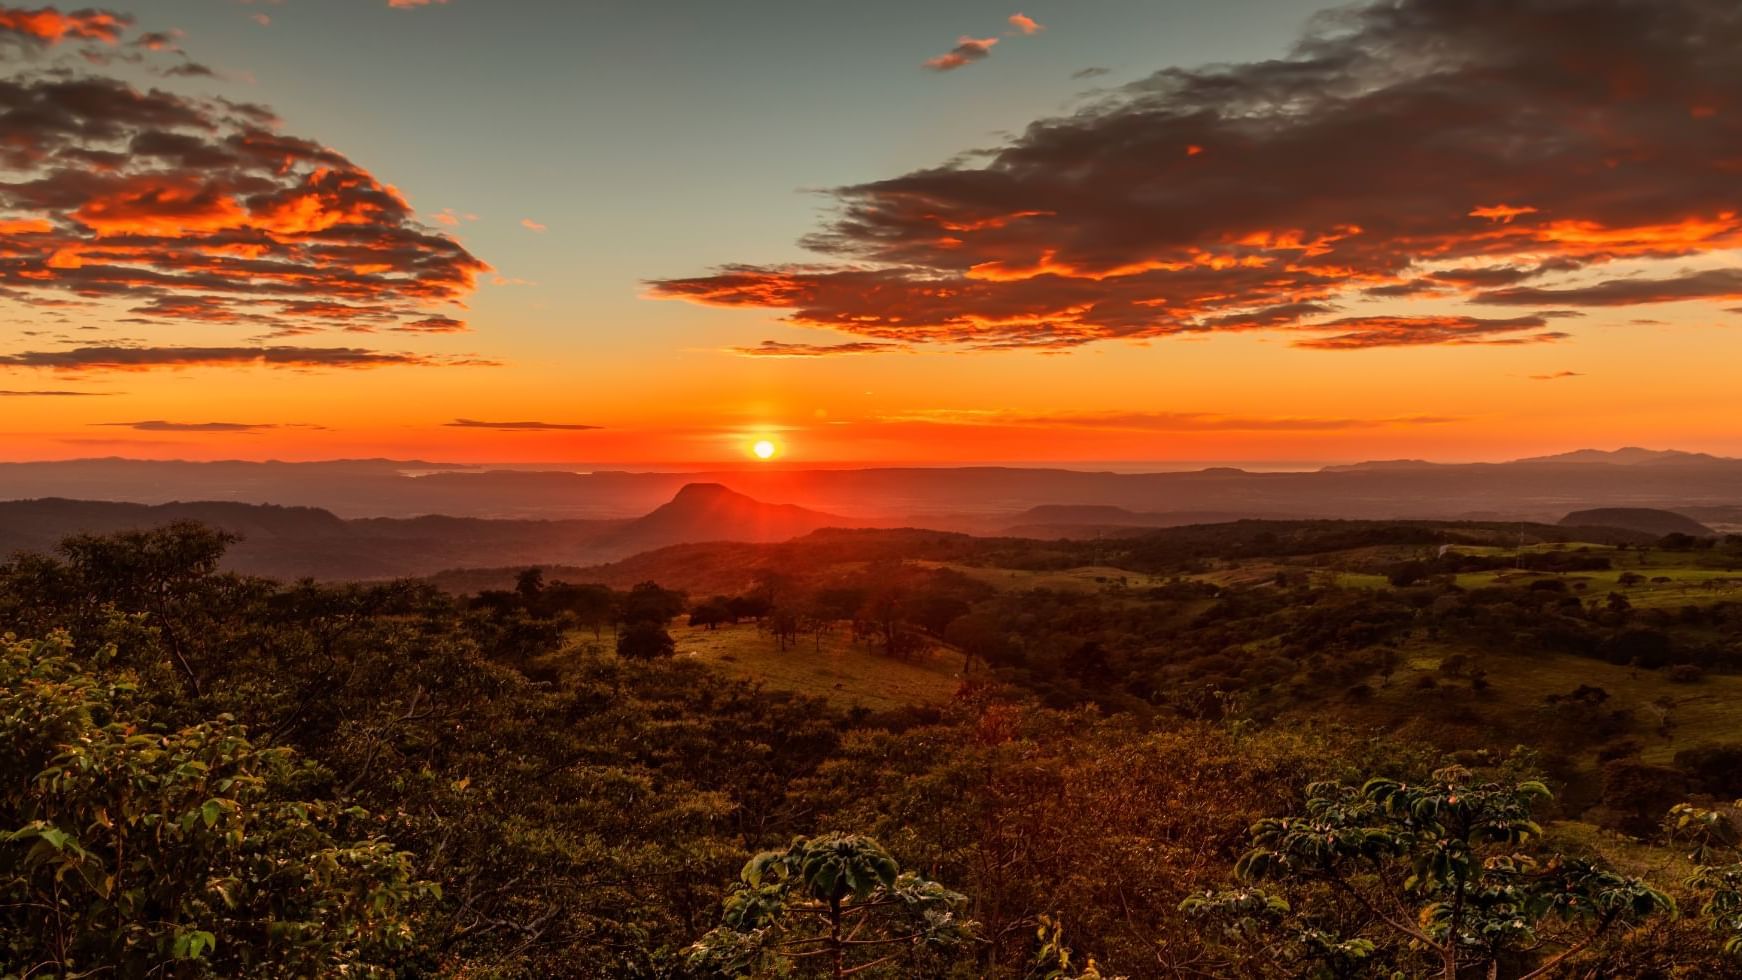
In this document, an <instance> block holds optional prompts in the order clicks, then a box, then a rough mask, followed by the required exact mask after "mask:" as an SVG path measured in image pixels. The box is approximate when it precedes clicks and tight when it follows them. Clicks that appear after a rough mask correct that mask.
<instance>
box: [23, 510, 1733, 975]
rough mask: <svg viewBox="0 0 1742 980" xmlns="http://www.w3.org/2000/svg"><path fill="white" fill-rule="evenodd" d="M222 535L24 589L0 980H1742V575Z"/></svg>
mask: <svg viewBox="0 0 1742 980" xmlns="http://www.w3.org/2000/svg"><path fill="white" fill-rule="evenodd" d="M233 543H234V542H233V539H232V538H231V536H229V535H227V534H225V533H222V532H219V531H214V530H212V529H209V528H206V527H203V526H200V525H197V524H186V523H184V524H172V525H167V526H164V527H161V528H158V529H155V530H149V531H129V532H121V533H116V534H110V535H86V536H77V537H72V538H69V539H67V540H66V541H64V542H63V543H62V544H61V545H59V546H58V548H56V549H54V550H53V551H52V552H48V553H39V554H20V555H17V556H15V557H13V558H11V559H10V560H8V561H7V562H5V563H4V564H3V565H0V634H3V635H4V642H3V645H0V728H3V729H4V738H5V740H6V744H8V745H10V746H12V747H13V748H12V750H11V751H9V752H7V753H6V754H5V755H4V756H3V757H0V976H6V977H18V978H24V977H61V978H71V977H88V976H116V977H173V978H198V977H232V976H236V977H242V976H245V977H308V976H354V977H423V976H441V977H466V978H487V977H488V978H521V977H528V978H530V977H623V978H702V977H768V978H773V977H836V978H838V977H846V976H858V977H866V978H893V977H936V978H967V977H999V978H1023V980H1043V978H1044V980H1062V978H1112V977H1130V978H1137V977H1182V978H1183V977H1227V978H1239V977H1253V978H1297V977H1299V978H1341V977H1379V978H1394V977H1442V978H1446V980H1457V978H1475V977H1488V978H1495V980H1526V978H1536V977H1566V978H1575V977H1578V978H1584V977H1622V976H1626V977H1661V978H1672V977H1673V978H1690V977H1723V976H1734V975H1736V974H1737V972H1738V971H1742V833H1739V831H1742V810H1739V809H1738V806H1737V803H1736V802H1735V801H1736V799H1737V797H1738V796H1742V735H1737V734H1735V733H1736V732H1737V731H1738V727H1737V722H1738V721H1739V720H1742V593H1739V592H1738V591H1737V587H1738V586H1742V540H1738V539H1737V538H1734V537H1732V538H1724V539H1694V538H1689V537H1686V536H1680V537H1678V536H1676V535H1671V536H1668V537H1664V538H1651V537H1649V536H1646V535H1642V534H1638V533H1630V532H1620V531H1614V532H1607V533H1598V532H1595V531H1592V530H1591V529H1580V528H1552V527H1547V526H1542V525H1487V524H1430V523H1426V522H1406V523H1385V522H1259V521H1247V522H1238V523H1234V524H1224V525H1207V526H1201V527H1192V528H1180V529H1170V530H1163V531H1156V532H1153V533H1150V534H1144V535H1138V536H1134V537H1130V538H1126V539H1120V540H1118V541H1049V542H1040V541H1027V540H1022V539H1016V538H972V537H967V536H965V535H950V534H939V533H933V532H914V531H877V530H866V531H830V532H819V533H817V534H813V535H810V536H808V537H805V538H800V539H797V540H795V541H792V542H787V543H783V544H770V545H755V546H749V545H693V546H692V545H686V546H681V547H678V548H675V549H667V550H665V551H662V552H655V553H653V554H651V555H646V556H641V557H640V558H638V559H636V560H634V561H633V562H630V563H627V564H626V565H625V566H623V567H618V568H610V567H607V568H606V569H605V570H603V571H602V573H601V575H600V576H599V577H598V578H597V579H594V580H587V579H584V578H578V577H576V579H575V580H571V578H570V576H569V573H568V572H567V571H566V570H558V569H538V568H525V569H518V570H504V571H503V572H502V573H499V574H496V575H473V576H470V577H469V578H468V577H460V579H437V580H433V581H432V580H423V581H416V580H405V581H397V582H391V583H360V584H316V583H314V582H312V581H301V582H290V583H284V582H277V581H272V580H268V579H263V578H256V577H249V576H244V575H239V574H234V573H231V572H227V571H223V570H222V562H223V556H224V553H225V551H226V549H227V548H228V547H230V546H231V545H232V544H233ZM625 576H634V577H637V580H636V581H627V580H626V579H625ZM641 576H644V577H641ZM461 579H463V580H464V581H463V584H464V586H465V587H464V588H461V587H458V586H456V582H459V581H461ZM439 586H445V588H443V587H439ZM899 684H910V685H911V686H910V687H900V686H898V685H899Z"/></svg>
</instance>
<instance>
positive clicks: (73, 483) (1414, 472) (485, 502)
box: [0, 448, 1742, 540]
mask: <svg viewBox="0 0 1742 980" xmlns="http://www.w3.org/2000/svg"><path fill="white" fill-rule="evenodd" d="M689 484H725V485H730V486H731V487H732V488H733V489H734V490H736V491H738V492H741V493H743V494H747V495H749V497H751V498H755V499H756V500H779V501H785V502H787V503H790V504H792V505H795V506H798V507H801V508H806V509H809V510H811V511H814V512H818V513H821V514H824V515H830V516H829V518H828V519H829V520H831V521H835V522H839V523H861V524H881V525H889V524H908V525H915V526H924V527H936V528H945V529H951V530H959V531H968V532H973V533H982V534H984V533H998V532H1001V531H1004V530H1006V529H1010V528H1023V529H1027V530H1029V531H1032V532H1034V533H1042V532H1045V533H1051V532H1050V531H1048V530H1047V529H1049V528H1060V527H1082V526H1103V527H1108V528H1113V527H1122V526H1143V527H1155V526H1166V525H1168V524H1181V523H1197V522H1202V521H1204V520H1207V519H1223V518H1233V517H1247V518H1288V517H1299V518H1320V517H1333V518H1362V519H1383V520H1390V519H1400V518H1407V519H1421V520H1455V519H1462V518H1470V519H1484V520H1534V521H1550V522H1552V521H1555V520H1559V519H1560V518H1561V516H1562V515H1565V514H1566V513H1568V512H1569V511H1575V510H1589V509H1594V508H1614V507H1633V508H1637V507H1646V508H1655V509H1663V510H1673V511H1676V512H1679V513H1683V514H1688V515H1690V516H1693V517H1696V518H1697V519H1699V520H1703V521H1706V522H1707V523H1708V524H1710V523H1712V522H1714V521H1718V520H1719V518H1717V517H1714V516H1707V515H1713V514H1726V515H1728V514H1730V513H1731V512H1733V511H1735V512H1738V513H1742V510H1739V509H1742V460H1738V459H1726V458H1722V457H1717V456H1711V455H1707V454H1704V453H1690V452H1679V451H1673V450H1668V451H1660V450H1648V449H1638V448H1627V449H1619V450H1613V451H1604V450H1580V451H1578V452H1573V453H1565V454H1561V455H1559V456H1546V457H1538V458H1533V459H1524V460H1517V461H1514V462H1510V463H1429V462H1423V461H1419V460H1392V461H1378V462H1370V463H1361V464H1355V465H1352V466H1330V467H1325V468H1323V469H1319V470H1312V471H1299V472H1262V473H1260V472H1247V471H1244V470H1240V469H1235V468H1232V467H1213V468H1210V469H1205V470H1199V471H1196V472H1184V473H1179V472H1174V473H1131V472H1118V473H1115V472H1090V471H1081V470H1069V469H1056V468H1043V467H1034V468H1020V467H992V466H976V467H874V468H866V469H811V470H805V469H787V468H784V467H781V466H769V467H760V468H752V469H741V470H732V471H714V472H692V473H645V472H628V471H621V470H610V471H606V470H601V471H594V472H569V471H559V470H542V471H533V470H488V469H473V468H465V467H455V466H448V465H444V464H439V463H427V462H402V461H393V460H345V461H334V462H323V463H282V462H267V463H247V462H220V463H186V462H151V461H140V460H118V459H106V460H80V461H73V462H49V463H4V464H0V499H6V498H12V499H23V498H38V497H73V498H79V499H85V500H112V501H130V502H137V503H147V504H163V503H168V502H171V501H177V500H220V501H234V502H247V503H269V504H277V505H281V506H286V507H318V508H320V509H322V510H324V511H327V512H329V516H333V517H336V518H347V519H354V518H415V517H419V516H421V515H429V514H443V515H448V516H450V517H454V518H499V519H508V520H537V521H583V522H585V521H619V522H621V521H627V520H630V519H634V518H637V517H641V516H644V515H648V514H649V512H650V511H653V510H654V509H655V508H658V507H660V506H661V505H662V504H664V503H666V502H667V501H671V500H672V499H673V497H674V496H675V495H676V494H678V492H679V491H680V490H682V489H683V488H684V487H685V486H686V485H689ZM1053 506H1065V507H1072V508H1085V507H1087V508H1111V510H1103V511H1101V512H1099V513H1098V514H1096V513H1092V512H1086V511H1082V512H1077V513H1074V514H1071V513H1065V514H1063V515H1061V514H1060V513H1052V512H1048V511H1046V510H1045V508H1048V507H1053ZM1037 508H1040V509H1041V510H1039V511H1037V510H1036V509H1037ZM662 520H664V519H663V518H662ZM1723 522H1726V523H1732V521H1731V519H1730V517H1728V516H1726V517H1725V518H1723ZM574 530H575V532H576V533H577V534H581V533H586V534H590V533H591V532H590V531H585V530H584V529H581V528H576V529H574ZM686 533H687V532H686ZM589 540H592V539H591V538H589Z"/></svg>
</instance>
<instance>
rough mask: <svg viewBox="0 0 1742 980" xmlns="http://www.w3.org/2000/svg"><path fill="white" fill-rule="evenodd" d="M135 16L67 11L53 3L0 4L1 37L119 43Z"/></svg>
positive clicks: (33, 41) (50, 42)
mask: <svg viewBox="0 0 1742 980" xmlns="http://www.w3.org/2000/svg"><path fill="white" fill-rule="evenodd" d="M132 23H133V18H131V17H129V16H127V15H126V14H118V13H114V12H112V11H108V10H77V11H74V12H72V13H68V14H63V13H61V12H60V11H58V10H56V9H54V8H53V7H38V8H36V9H25V8H21V7H8V6H0V38H9V39H12V40H17V41H24V42H27V43H31V44H37V45H56V44H59V43H61V42H62V41H67V40H75V41H98V42H101V43H104V44H116V43H118V42H119V41H120V40H121V35H122V34H123V33H124V32H125V31H126V30H127V27H128V25H130V24H132Z"/></svg>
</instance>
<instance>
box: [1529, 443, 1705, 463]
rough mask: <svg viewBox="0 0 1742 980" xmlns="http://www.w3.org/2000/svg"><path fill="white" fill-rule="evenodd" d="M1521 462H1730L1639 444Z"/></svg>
mask: <svg viewBox="0 0 1742 980" xmlns="http://www.w3.org/2000/svg"><path fill="white" fill-rule="evenodd" d="M1518 462H1520V463H1602V464H1608V465H1612V466H1654V465H1659V464H1664V463H1671V464H1676V463H1717V462H1729V460H1725V459H1724V458H1723V457H1720V456H1713V455H1711V454H1710V453H1689V452H1683V451H1681V450H1679V449H1641V448H1639V447H1638V446H1626V447H1624V448H1621V449H1613V450H1603V449H1578V450H1574V451H1573V452H1570V453H1559V454H1557V455H1554V456H1535V457H1532V458H1530V459H1521V460H1519V461H1518Z"/></svg>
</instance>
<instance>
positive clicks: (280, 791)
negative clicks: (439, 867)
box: [0, 642, 436, 978]
mask: <svg viewBox="0 0 1742 980" xmlns="http://www.w3.org/2000/svg"><path fill="white" fill-rule="evenodd" d="M107 659H108V657H107V656H100V657H99V658H98V660H99V662H101V661H106V660H107ZM0 738H3V739H4V741H5V744H6V746H7V751H6V752H5V753H0V961H3V962H4V963H5V964H6V965H7V966H9V967H15V968H21V970H22V973H23V975H26V976H30V975H41V976H65V977H71V976H89V975H93V974H100V973H103V972H105V971H111V970H112V971H114V973H113V975H115V976H123V977H144V976H174V977H208V976H251V977H285V978H288V977H305V976H381V977H386V976H390V975H392V973H391V971H389V970H388V969H387V968H388V967H389V966H391V965H392V963H393V961H394V959H396V957H397V956H398V955H399V953H400V951H402V950H405V949H406V948H407V947H409V946H410V944H411V940H412V938H413V936H412V930H411V919H410V916H409V912H410V911H411V908H412V906H414V905H415V904H417V903H419V902H420V901H421V899H422V898H423V897H424V896H425V895H430V896H434V895H435V894H436V891H435V889H434V887H433V886H430V885H426V884H423V883H420V882H417V881H416V880H414V878H413V874H412V868H411V861H410V857H409V856H408V855H406V854H403V853H400V852H399V851H397V850H395V849H394V847H393V846H392V845H391V844H389V843H388V842H386V841H384V840H380V839H373V838H368V839H350V838H349V837H348V835H345V834H344V830H345V828H348V827H352V826H362V825H366V824H368V823H369V822H370V820H371V818H370V816H369V814H367V813H365V812H363V811H361V810H358V809H354V808H346V807H342V806H340V805H339V804H337V803H333V802H328V801H320V800H311V799H308V798H307V797H305V796H303V795H301V787H303V786H305V785H306V784H308V783H310V782H311V781H313V779H315V778H318V776H317V774H315V773H313V772H312V771H310V767H309V766H308V765H307V764H306V763H304V762H302V761H301V760H299V759H298V758H297V757H296V756H295V755H294V754H293V753H292V752H291V751H290V750H288V749H260V748H256V747H255V746H254V744H253V743H252V742H251V741H250V740H249V738H248V735H247V733H246V731H244V730H243V729H242V728H241V726H239V725H236V724H235V723H233V722H232V721H230V720H229V719H227V718H218V719H215V720H212V721H206V722H201V723H198V724H193V725H189V726H186V727H181V728H176V729H173V730H170V729H168V728H166V726H164V725H162V724H160V723H158V722H156V721H155V720H154V719H153V717H152V713H151V707H150V704H149V702H148V701H147V700H146V699H145V698H144V697H142V696H141V695H140V694H138V693H136V691H135V685H134V684H133V682H132V680H131V679H130V678H128V677H127V676H125V675H123V676H121V677H119V678H103V677H99V676H97V675H96V674H94V673H91V672H88V671H87V669H86V668H85V666H84V665H83V664H80V663H78V662H77V661H76V660H75V659H74V658H73V656H72V655H71V654H70V653H69V652H68V651H67V650H66V649H64V648H63V647H62V646H60V645H59V644H58V643H56V642H9V643H5V644H0ZM93 968H96V969H93Z"/></svg>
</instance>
